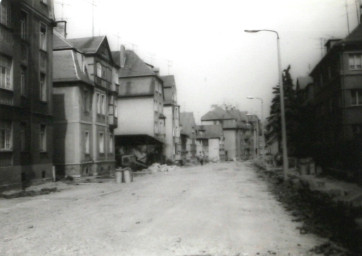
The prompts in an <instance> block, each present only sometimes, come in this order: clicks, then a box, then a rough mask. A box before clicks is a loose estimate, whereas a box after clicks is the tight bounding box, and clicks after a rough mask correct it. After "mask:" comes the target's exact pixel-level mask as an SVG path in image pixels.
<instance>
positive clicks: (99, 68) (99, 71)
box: [97, 62, 102, 77]
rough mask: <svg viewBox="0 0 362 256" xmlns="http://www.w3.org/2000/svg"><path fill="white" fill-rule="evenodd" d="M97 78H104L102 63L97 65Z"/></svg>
mask: <svg viewBox="0 0 362 256" xmlns="http://www.w3.org/2000/svg"><path fill="white" fill-rule="evenodd" d="M97 77H102V65H101V63H99V62H98V63H97Z"/></svg>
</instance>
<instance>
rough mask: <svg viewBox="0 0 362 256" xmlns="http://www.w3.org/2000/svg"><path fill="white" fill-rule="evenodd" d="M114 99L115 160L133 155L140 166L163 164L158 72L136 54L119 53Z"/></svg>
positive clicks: (163, 120)
mask: <svg viewBox="0 0 362 256" xmlns="http://www.w3.org/2000/svg"><path fill="white" fill-rule="evenodd" d="M113 54H114V56H119V59H120V63H121V65H120V66H121V68H120V75H119V82H120V86H119V91H118V99H117V108H118V117H119V118H118V127H117V129H115V136H116V149H117V160H118V161H119V164H122V158H123V157H124V156H129V155H133V156H135V157H136V160H137V161H139V162H142V163H143V164H145V165H147V164H152V163H154V162H163V161H164V160H165V159H164V158H165V157H164V154H163V146H164V141H165V116H164V114H163V103H164V90H163V80H162V79H161V78H160V76H159V75H158V70H157V69H155V68H154V67H153V66H151V65H149V64H147V63H145V62H144V61H143V60H142V59H141V58H140V57H139V56H138V55H137V54H136V53H135V52H133V51H131V50H125V48H124V47H121V50H120V51H119V52H118V53H117V52H114V53H113Z"/></svg>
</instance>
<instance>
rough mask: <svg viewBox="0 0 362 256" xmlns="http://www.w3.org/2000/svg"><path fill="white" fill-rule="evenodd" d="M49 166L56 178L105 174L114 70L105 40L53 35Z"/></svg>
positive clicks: (109, 164) (111, 153)
mask: <svg viewBox="0 0 362 256" xmlns="http://www.w3.org/2000/svg"><path fill="white" fill-rule="evenodd" d="M53 54H54V94H53V97H54V102H55V104H54V113H55V114H54V115H55V122H54V130H55V133H56V134H57V136H56V137H55V138H54V144H55V156H54V165H55V166H56V169H57V174H58V175H61V176H62V175H65V176H72V177H80V176H90V175H93V176H96V175H107V174H111V172H112V171H113V170H114V167H115V146H114V133H113V130H114V128H116V127H117V124H118V123H117V113H116V111H115V110H116V106H115V104H116V94H117V88H118V69H119V66H118V65H117V64H115V62H114V61H113V58H112V55H111V51H110V48H109V45H108V41H107V38H106V37H105V36H100V37H89V38H76V39H66V38H65V37H64V35H61V34H59V33H57V32H55V35H54V53H53Z"/></svg>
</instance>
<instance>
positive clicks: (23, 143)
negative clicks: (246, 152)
mask: <svg viewBox="0 0 362 256" xmlns="http://www.w3.org/2000/svg"><path fill="white" fill-rule="evenodd" d="M20 149H21V152H24V151H25V150H26V123H20Z"/></svg>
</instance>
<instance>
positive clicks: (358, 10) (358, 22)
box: [354, 0, 361, 25]
mask: <svg viewBox="0 0 362 256" xmlns="http://www.w3.org/2000/svg"><path fill="white" fill-rule="evenodd" d="M354 3H355V5H356V14H357V24H358V25H359V24H360V23H361V18H360V16H361V14H360V8H361V2H360V0H355V1H354Z"/></svg>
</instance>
